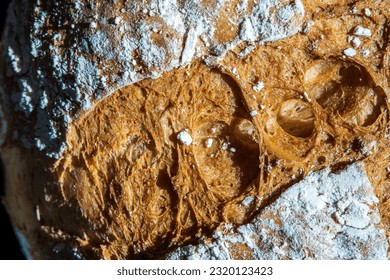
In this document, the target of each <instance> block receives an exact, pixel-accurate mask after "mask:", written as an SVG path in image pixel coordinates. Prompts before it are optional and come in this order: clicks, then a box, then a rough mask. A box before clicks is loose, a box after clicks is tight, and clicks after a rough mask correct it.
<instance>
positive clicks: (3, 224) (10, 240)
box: [0, 0, 25, 260]
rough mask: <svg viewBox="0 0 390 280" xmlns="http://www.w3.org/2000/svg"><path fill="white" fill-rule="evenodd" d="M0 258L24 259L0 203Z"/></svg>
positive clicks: (2, 14) (1, 10)
mask: <svg viewBox="0 0 390 280" xmlns="http://www.w3.org/2000/svg"><path fill="white" fill-rule="evenodd" d="M9 2H10V0H0V32H1V36H3V27H4V23H5V18H6V14H7V7H8V4H9ZM3 170H4V167H3V163H2V162H0V196H1V198H2V197H3V196H4V176H3ZM0 238H1V245H2V246H1V249H0V260H20V259H25V258H24V256H23V254H22V252H21V250H20V247H19V244H18V241H17V239H16V237H15V234H14V232H13V229H12V226H11V223H10V221H9V218H8V215H7V212H6V211H5V209H4V207H3V204H1V203H0Z"/></svg>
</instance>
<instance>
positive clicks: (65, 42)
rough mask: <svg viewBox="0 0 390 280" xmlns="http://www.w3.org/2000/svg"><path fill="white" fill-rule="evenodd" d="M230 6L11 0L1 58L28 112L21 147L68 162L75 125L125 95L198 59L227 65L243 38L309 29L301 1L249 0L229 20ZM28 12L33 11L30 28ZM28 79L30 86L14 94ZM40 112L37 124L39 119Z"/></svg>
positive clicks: (19, 125)
mask: <svg viewBox="0 0 390 280" xmlns="http://www.w3.org/2000/svg"><path fill="white" fill-rule="evenodd" d="M229 2H232V0H224V1H217V2H216V4H215V5H210V6H208V7H203V6H202V4H201V2H200V1H193V0H185V1H179V0H150V1H146V2H145V1H140V0H139V1H128V2H126V3H125V4H124V5H123V7H121V10H120V11H116V5H117V4H116V2H115V1H114V2H112V1H111V2H110V3H106V2H104V1H94V3H92V4H91V7H90V9H88V8H85V7H84V4H83V3H84V1H81V0H73V1H70V2H69V5H56V3H54V2H50V1H49V2H44V3H43V2H42V3H39V2H34V1H27V0H22V1H20V3H19V2H18V5H17V6H16V4H15V3H16V2H14V3H13V4H11V6H10V9H9V14H8V22H7V25H6V28H5V30H4V35H5V36H3V38H4V39H3V42H2V45H3V48H2V49H3V50H5V51H3V53H2V57H3V58H4V60H5V62H6V67H7V69H6V72H7V73H8V76H9V81H8V83H7V88H4V92H6V93H7V94H10V95H12V96H13V97H14V98H11V99H10V100H5V101H4V103H5V106H7V107H9V108H16V109H20V110H22V111H23V112H24V113H25V117H21V118H19V119H17V120H15V121H16V123H15V129H18V130H19V133H18V137H19V140H20V142H22V143H24V145H25V147H35V148H39V149H43V151H45V152H46V154H47V155H48V156H52V157H55V158H59V157H60V155H61V153H62V151H63V150H64V149H65V148H66V146H65V145H64V143H65V142H66V135H67V130H68V129H69V125H70V124H71V123H73V122H74V120H75V119H77V118H78V117H79V116H80V115H82V114H83V113H86V112H88V111H89V110H90V109H91V108H92V107H93V105H94V103H95V102H97V101H99V100H101V99H102V98H105V97H107V96H109V95H110V94H111V93H112V92H113V91H115V90H116V89H118V88H120V87H123V86H126V85H130V84H133V83H135V82H137V81H140V80H143V79H146V78H158V77H159V76H161V74H162V73H164V72H166V71H169V70H172V69H175V68H179V67H183V66H185V65H187V64H189V63H191V62H192V61H193V60H194V59H199V58H201V59H204V60H205V61H206V62H207V61H210V60H209V59H216V60H218V59H219V58H221V57H222V56H223V55H224V54H225V53H226V52H227V51H229V50H231V49H233V48H235V47H236V46H237V45H239V44H242V43H243V42H248V43H250V44H252V45H258V44H261V43H263V42H267V41H274V40H278V39H281V38H285V37H287V36H291V35H293V34H295V33H297V32H298V31H299V30H300V29H301V24H302V18H303V15H304V9H303V5H302V3H301V1H300V0H295V1H288V0H282V1H276V0H269V1H258V2H257V4H256V5H254V6H253V8H249V5H248V3H247V1H242V3H240V5H239V6H238V7H237V10H236V11H235V13H234V15H233V16H232V17H231V18H228V19H224V18H223V17H221V13H222V11H224V9H223V8H222V7H223V5H224V4H228V3H229ZM141 3H142V4H141ZM107 5H111V6H112V7H110V8H107ZM141 7H142V9H141ZM26 11H33V15H32V18H33V20H32V21H31V22H29V21H28V19H29V18H30V17H26V16H25V15H24V13H25V12H26ZM119 13H120V14H119ZM49 14H50V21H48V20H47V19H48V18H49V16H48V15H49ZM224 20H225V21H229V22H233V23H234V24H236V25H237V26H239V27H240V30H239V32H237V34H236V37H234V38H232V39H231V40H229V41H226V42H223V43H219V42H218V40H216V36H215V33H216V31H217V23H218V21H224ZM219 24H221V22H219ZM222 24H223V22H222ZM226 24H228V22H226ZM49 25H50V26H49ZM48 30H49V31H48ZM17 50H21V51H20V52H19V51H17ZM211 54H212V55H211ZM1 79H5V77H1V78H0V83H3V81H2V80H1ZM7 79H8V78H7ZM22 80H24V81H26V84H28V85H29V86H30V88H31V90H29V89H28V88H27V87H24V88H22V91H21V94H20V92H19V93H15V92H13V91H14V90H15V88H16V87H15V84H17V83H18V81H22ZM17 94H19V95H18V96H16V95H17ZM43 94H45V95H46V96H45V97H42V95H43ZM44 100H47V101H48V102H45V101H44ZM7 102H9V104H8V103H7ZM38 102H40V105H39V106H36V104H37V103H38ZM11 111H12V110H11ZM33 112H36V115H37V116H38V117H37V118H30V115H31V114H32V113H33ZM9 113H10V114H13V112H9ZM64 116H66V117H65V118H66V122H64ZM10 133H13V132H12V131H11V132H10ZM26 135H29V136H28V137H26ZM22 137H24V140H23V141H22ZM29 139H30V140H29ZM15 140H17V139H15ZM38 140H39V141H38ZM37 143H39V147H38V146H37Z"/></svg>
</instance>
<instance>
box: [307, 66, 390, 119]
mask: <svg viewBox="0 0 390 280" xmlns="http://www.w3.org/2000/svg"><path fill="white" fill-rule="evenodd" d="M304 83H305V89H306V91H307V92H308V94H309V96H310V97H312V98H314V99H315V101H316V102H317V103H318V104H319V105H320V106H321V107H322V108H323V109H325V110H326V111H328V112H330V113H332V114H334V115H340V116H341V117H342V118H343V119H345V120H346V121H347V122H349V123H351V124H353V125H357V126H369V125H372V124H373V123H374V122H375V121H376V120H377V119H378V117H379V116H380V114H381V112H382V110H381V108H382V107H383V106H384V105H385V94H384V91H383V89H382V88H380V87H377V86H375V83H374V81H373V79H372V77H371V75H370V74H369V73H368V71H367V70H366V69H365V68H364V67H363V66H361V65H358V64H353V63H348V62H342V61H320V62H317V63H316V64H314V65H313V66H312V67H311V68H309V69H308V70H307V72H306V73H305V79H304Z"/></svg>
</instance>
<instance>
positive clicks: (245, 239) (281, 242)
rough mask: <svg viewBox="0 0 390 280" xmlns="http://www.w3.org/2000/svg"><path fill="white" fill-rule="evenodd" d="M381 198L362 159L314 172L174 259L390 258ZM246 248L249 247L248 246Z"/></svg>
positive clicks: (183, 249) (174, 256)
mask: <svg viewBox="0 0 390 280" xmlns="http://www.w3.org/2000/svg"><path fill="white" fill-rule="evenodd" d="M377 203H378V199H377V197H376V196H375V194H374V193H373V189H372V186H371V184H370V182H369V180H368V178H367V175H366V173H365V171H364V169H363V165H362V164H359V163H356V164H352V165H350V166H349V167H347V168H346V169H345V170H343V171H341V172H340V173H332V172H331V171H330V170H329V169H325V170H322V171H319V172H314V173H311V174H310V175H308V176H307V177H306V178H305V179H303V180H302V181H301V182H299V183H297V184H296V185H294V186H292V187H291V188H289V189H288V190H287V191H286V192H285V193H283V194H282V195H281V196H280V197H279V198H278V200H277V201H276V202H274V203H273V204H271V205H270V206H268V207H266V208H265V209H264V210H263V211H262V212H261V213H260V214H259V215H258V216H257V217H256V218H255V219H254V220H253V221H252V222H251V223H249V224H245V225H242V226H239V227H238V228H236V229H234V228H233V227H232V225H222V226H220V227H219V229H218V230H216V231H215V233H214V235H213V237H212V238H209V239H202V240H200V242H199V244H197V245H190V246H187V247H184V248H179V249H177V250H176V251H174V252H172V253H171V254H170V255H169V256H168V258H169V259H232V258H234V257H233V256H234V255H237V254H235V252H237V250H240V251H238V252H239V253H238V255H240V256H242V257H247V258H252V259H387V249H388V243H387V239H386V235H385V230H384V229H383V228H382V226H381V224H380V216H379V212H378V209H377ZM242 248H246V250H244V251H243V250H242Z"/></svg>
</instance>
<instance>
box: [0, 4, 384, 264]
mask: <svg viewBox="0 0 390 280" xmlns="http://www.w3.org/2000/svg"><path fill="white" fill-rule="evenodd" d="M198 2H199V3H198ZM198 2H196V4H194V3H195V2H194V1H177V2H176V1H150V2H149V3H147V4H144V5H142V4H141V1H131V3H127V2H126V3H122V2H121V1H116V3H115V4H114V3H111V2H109V3H105V2H103V1H91V2H90V3H87V2H85V1H64V3H62V4H61V5H59V4H55V3H38V4H31V3H28V2H27V1H14V3H13V4H14V6H12V8H11V10H10V13H9V22H12V21H13V17H21V16H24V18H26V20H25V21H21V23H19V24H18V25H16V26H12V25H10V24H9V26H8V29H7V30H6V36H5V37H4V38H3V44H2V57H3V58H4V59H3V60H2V62H1V63H2V65H1V70H2V75H1V84H2V102H1V108H2V114H1V117H2V124H3V125H2V130H1V131H2V142H3V143H2V146H1V157H2V160H3V162H4V165H5V166H6V170H5V172H6V197H5V204H6V206H7V209H8V211H9V213H10V216H11V219H12V221H13V223H14V226H15V228H16V230H17V231H18V232H20V236H21V238H22V239H26V240H27V241H28V243H29V249H28V253H29V254H30V255H31V257H33V258H88V259H89V258H99V259H100V258H103V259H125V258H167V257H168V258H191V256H192V255H197V254H198V253H199V250H198V252H196V249H190V250H188V249H183V252H184V253H182V252H181V251H180V250H182V249H181V248H188V247H187V246H188V245H189V244H193V245H192V246H195V247H196V246H198V245H196V244H199V242H201V243H202V242H203V243H202V244H206V245H202V246H206V247H207V246H209V247H210V248H212V247H213V246H214V245H213V244H214V243H213V242H215V240H218V237H219V235H218V234H219V233H222V234H224V235H225V236H226V238H227V237H229V236H230V235H231V234H233V236H234V234H236V232H237V230H238V229H240V227H241V229H242V228H243V226H244V227H245V225H248V226H249V225H251V224H254V223H255V222H256V221H259V220H267V219H269V220H271V219H276V217H280V216H282V215H281V214H280V212H281V210H280V209H279V208H278V207H279V206H278V205H280V204H281V202H280V201H283V199H285V197H286V196H287V195H288V194H289V193H288V190H289V189H293V188H294V187H296V186H297V184H298V187H299V186H301V185H304V184H303V183H302V182H306V181H305V180H306V179H305V178H310V175H309V174H312V173H313V172H314V173H315V172H317V173H315V174H322V175H321V176H325V177H327V176H328V177H332V176H336V175H331V174H336V173H340V174H344V173H343V172H346V171H345V170H354V169H353V167H351V165H353V164H354V163H356V162H359V164H357V165H356V164H355V165H353V166H358V167H356V168H357V170H360V171H359V172H358V171H356V172H357V173H356V174H358V175H356V176H358V178H361V180H362V181H364V184H363V186H364V188H363V187H362V190H364V193H365V194H366V195H367V197H368V198H369V199H368V198H367V197H366V198H365V196H364V195H363V196H362V197H359V196H358V194H355V195H354V197H356V201H355V200H354V203H356V204H357V203H363V202H364V203H366V204H364V203H363V204H364V205H367V206H366V207H368V208H365V207H364V206H361V207H360V208H359V207H358V208H351V209H360V210H361V209H370V210H367V213H366V212H364V211H365V210H364V211H363V210H362V211H363V212H364V213H366V215H370V218H369V219H366V220H365V221H368V223H369V228H370V229H371V228H372V231H371V232H370V234H372V235H369V236H370V237H372V238H374V240H375V241H374V242H373V243H369V242H363V243H362V246H363V249H361V250H362V251H365V252H366V253H364V252H360V251H359V253H356V254H352V255H348V254H339V252H336V253H335V254H333V253H332V254H331V253H329V254H328V255H326V254H323V255H321V254H320V250H316V248H311V247H310V246H318V244H317V243H311V242H309V241H307V242H306V243H305V242H302V243H299V244H300V245H301V246H302V251H304V252H306V253H299V254H290V253H288V252H290V251H291V249H289V247H288V246H285V247H283V246H280V248H282V250H283V249H284V250H285V254H278V255H270V254H256V253H253V252H255V251H253V250H254V249H253V248H251V247H250V246H249V247H248V244H247V243H245V242H237V244H236V245H235V246H233V247H232V249H230V250H229V249H228V254H227V255H218V256H215V255H207V254H206V255H205V256H206V258H212V257H214V258H236V259H241V258H314V259H316V258H383V257H386V250H387V248H388V241H386V238H385V235H386V236H387V240H389V234H390V218H389V206H390V201H389V199H388V196H389V191H390V180H389V178H388V177H389V168H390V163H389V158H390V157H389V156H390V155H389V144H390V143H389V131H388V130H389V124H388V122H389V119H388V118H389V116H388V94H389V77H390V73H389V56H390V47H389V30H388V22H389V18H390V15H389V10H390V9H389V3H388V2H386V1H357V2H356V1H302V2H301V1H292V2H291V3H290V1H269V3H268V4H267V5H269V6H264V5H265V4H261V3H255V2H256V1H248V3H247V5H246V6H245V5H244V4H243V3H241V2H239V1H226V2H224V4H221V3H220V2H219V1H198ZM169 13H171V16H166V14H169ZM260 16H261V17H260ZM175 19H176V21H177V22H174V21H173V20H175ZM179 19H180V20H179ZM195 19H199V20H198V21H195ZM229 19H230V20H229ZM256 20H257V21H256ZM29 32H30V33H31V34H30V33H29ZM7 35H8V36H9V37H7ZM30 35H31V38H32V39H31V38H30ZM47 50H49V51H47ZM326 168H328V169H326ZM321 170H328V171H321ZM318 172H319V173H318ZM321 172H322V173H321ZM324 174H325V175H324ZM326 174H327V175H326ZM308 176H309V177H308ZM345 176H346V178H348V175H345ZM359 176H360V177H359ZM325 177H324V178H325ZM332 178H333V177H332ZM365 178H368V179H369V181H368V180H367V181H365V180H366V179H365ZM324 180H325V179H324ZM300 182H301V183H300ZM299 184H301V185H299ZM347 185H348V184H347ZM309 187H310V185H309V186H304V187H302V188H309ZM336 187H340V186H335V188H336ZM372 188H373V193H372ZM285 193H287V194H285ZM283 195H284V198H283ZM346 195H347V194H346ZM342 197H343V196H341V198H342ZM341 198H340V201H341ZM297 199H299V197H298V198H297ZM365 199H366V200H365ZM376 199H377V200H376ZM278 201H279V202H278ZM302 201H305V200H304V199H302ZM362 201H363V202H362ZM333 202H334V201H333ZM333 202H332V203H333ZM335 203H336V202H335ZM359 205H360V204H359ZM332 207H333V206H332ZM334 207H336V206H334ZM291 209H293V205H292V206H291ZM329 209H333V208H331V207H330V208H329ZM346 209H347V208H346ZM332 211H333V210H332ZM351 211H352V210H351ZM291 212H293V213H295V212H294V211H291ZM331 214H332V213H327V214H326V215H329V216H331ZM295 215H299V213H295ZM306 215H310V214H309V213H306ZM324 215H325V214H324ZM375 215H380V219H379V220H378V218H375V217H374V216H375ZM298 220H299V219H298ZM336 220H337V219H336ZM363 220H364V219H363ZM346 221H348V219H346ZM279 222H280V223H281V224H282V225H283V222H284V221H283V219H281V220H280V221H279ZM336 223H339V224H342V225H345V221H344V222H343V221H341V220H340V219H339V220H337V221H336ZM353 225H355V224H353ZM263 226H264V227H263V229H264V228H267V227H266V226H265V225H263ZM355 226H356V225H355ZM358 228H359V225H358ZM257 230H258V231H256V232H255V235H256V234H257V235H258V236H260V234H259V231H261V230H262V228H258V229H257ZM322 230H323V233H324V235H326V234H328V233H329V232H331V231H332V230H331V229H326V228H323V229H322ZM361 230H363V229H361ZM216 233H217V235H216ZM22 236H23V237H22ZM282 237H283V238H284V239H286V240H287V238H288V237H287V236H283V235H282ZM355 237H356V236H355ZM355 237H354V236H353V235H350V236H349V237H347V238H346V240H344V239H340V240H341V241H340V242H345V243H342V244H348V242H349V241H351V240H354V239H353V238H355ZM283 238H282V239H281V240H282V241H280V242H283V240H284V239H283ZM348 238H349V240H348ZM356 238H357V237H356ZM255 240H257V241H256V242H260V243H261V242H263V244H266V243H265V240H262V239H261V238H258V239H256V238H255ZM225 241H226V240H225ZM228 241H229V240H228ZM226 242H227V241H226ZM229 242H230V243H232V242H231V239H230V241H229ZM350 243H351V242H350ZM207 244H209V245H207ZM364 246H366V247H364ZM195 247H194V248H195ZM373 248H379V249H378V251H375V250H374V249H373ZM317 249H318V248H317ZM191 250H193V251H191ZM194 250H195V251H194ZM262 250H266V249H264V248H263V249H262ZM188 252H189V253H188ZM367 252H368V253H367ZM378 252H379V253H378ZM198 255H199V254H198Z"/></svg>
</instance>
